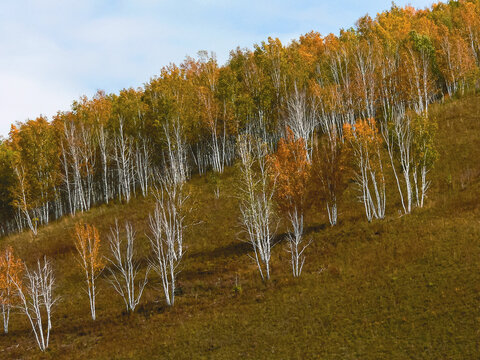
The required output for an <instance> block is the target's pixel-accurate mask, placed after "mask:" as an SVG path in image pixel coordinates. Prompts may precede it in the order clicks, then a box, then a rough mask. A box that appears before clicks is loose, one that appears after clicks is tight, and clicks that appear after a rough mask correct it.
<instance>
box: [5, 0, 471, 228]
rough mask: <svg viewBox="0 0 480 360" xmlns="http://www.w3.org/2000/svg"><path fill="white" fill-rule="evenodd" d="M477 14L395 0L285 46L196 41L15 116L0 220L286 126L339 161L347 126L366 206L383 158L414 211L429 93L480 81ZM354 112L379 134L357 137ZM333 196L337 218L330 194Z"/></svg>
mask: <svg viewBox="0 0 480 360" xmlns="http://www.w3.org/2000/svg"><path fill="white" fill-rule="evenodd" d="M479 14H480V5H479V2H478V1H477V0H461V1H450V2H449V3H446V4H445V3H438V4H435V5H433V6H432V7H431V8H430V9H425V10H415V9H413V8H411V7H404V8H401V7H397V6H395V5H393V6H392V8H391V9H390V10H388V11H384V12H382V13H379V14H378V15H377V16H376V18H375V19H372V18H370V17H369V16H365V17H363V18H361V19H359V20H358V21H357V23H356V26H355V27H354V28H350V29H347V30H341V31H340V34H339V35H338V36H337V35H333V34H329V35H327V36H321V35H320V34H318V33H315V32H311V33H308V34H306V35H303V36H301V37H300V38H299V39H298V40H295V41H292V42H291V43H290V44H288V45H283V44H282V43H281V42H280V41H279V40H278V39H272V38H269V39H268V40H267V41H265V42H262V43H261V44H258V45H255V46H254V49H253V50H249V49H239V48H237V49H236V50H234V51H232V52H231V55H230V59H229V61H228V62H227V64H225V65H224V66H220V65H219V64H218V63H217V61H216V59H215V56H214V54H209V53H207V52H205V51H202V52H200V53H199V55H198V57H197V58H196V59H193V58H189V57H187V58H186V60H185V61H184V62H183V63H181V64H180V65H178V66H177V65H170V66H167V67H165V68H163V69H162V71H161V73H160V75H158V76H156V77H154V78H152V79H151V80H150V81H149V82H148V83H146V84H145V85H144V87H142V88H138V89H125V90H122V91H120V93H119V94H105V93H103V92H101V91H99V92H98V93H97V94H96V95H95V96H93V98H91V99H88V98H86V97H82V98H81V99H79V100H78V101H74V102H73V104H72V107H71V109H70V110H68V111H62V112H59V113H58V114H57V115H56V116H54V117H53V118H52V119H47V118H45V117H42V116H40V117H38V118H36V119H34V120H27V121H25V122H23V123H18V124H16V125H14V126H12V130H11V132H10V134H9V137H8V138H7V139H5V140H3V141H1V143H0V170H1V171H0V193H1V194H2V197H1V199H0V222H1V223H0V232H1V233H3V234H7V233H11V232H14V231H21V230H23V229H30V230H31V231H32V232H33V233H36V232H37V229H38V226H40V225H42V224H47V223H48V222H49V221H51V220H54V219H57V218H59V217H61V216H63V215H65V214H75V213H76V212H79V211H80V212H81V211H86V210H88V209H89V208H90V207H91V206H93V205H95V204H99V203H108V202H110V201H112V200H114V201H126V202H128V201H129V200H130V199H131V198H132V196H136V195H143V196H145V195H147V194H148V193H149V191H150V190H153V187H154V186H155V185H156V186H159V183H158V182H157V179H156V176H155V174H158V173H162V172H164V171H165V169H166V168H168V166H170V165H169V164H172V163H174V162H175V161H177V162H178V161H180V160H181V161H182V163H183V159H186V163H187V164H188V168H189V169H191V170H192V171H193V172H196V173H200V174H204V173H205V172H206V171H207V170H210V169H211V170H213V171H215V172H222V171H223V170H224V168H225V166H228V165H231V164H232V163H233V161H234V160H235V159H236V158H237V157H238V156H239V155H238V154H239V151H238V148H239V144H238V143H237V139H238V137H239V136H250V137H255V138H256V139H259V141H261V143H263V144H266V147H267V148H268V149H269V151H272V150H274V149H276V147H277V144H278V141H279V139H280V138H281V137H284V136H285V127H286V126H288V127H289V128H290V129H291V130H292V132H293V134H294V136H295V138H296V139H300V138H302V139H304V146H305V149H306V151H307V159H308V160H309V161H310V160H311V159H312V158H314V157H315V154H314V151H315V146H314V145H315V142H318V138H323V137H324V138H326V139H327V140H326V141H323V139H322V140H321V141H320V142H321V143H322V150H321V151H320V150H318V149H317V154H316V156H323V157H328V158H329V159H330V161H333V162H335V156H336V155H335V153H336V151H337V150H336V149H337V146H336V143H338V142H339V141H340V142H343V139H344V136H343V131H344V125H345V124H349V125H350V126H351V128H350V130H351V131H350V130H349V137H348V139H347V140H348V142H349V143H350V144H352V145H353V147H354V148H355V151H354V154H355V157H356V159H357V160H356V162H357V167H358V174H357V178H356V180H357V181H358V182H359V183H360V185H361V187H362V193H363V195H362V196H363V197H364V198H367V200H365V201H366V203H365V207H366V212H367V217H368V218H369V219H371V218H382V217H383V216H384V214H385V203H386V199H385V194H384V182H383V179H382V175H381V174H380V172H379V171H378V169H379V168H383V167H384V164H383V163H384V162H386V163H389V164H390V165H391V166H392V167H393V169H394V171H395V179H396V183H397V187H398V190H399V192H400V194H401V200H402V206H403V210H404V211H405V212H409V211H411V210H412V207H413V206H421V205H422V204H423V202H424V201H425V194H426V191H427V190H428V186H429V182H428V171H429V169H430V167H431V164H432V163H433V160H434V158H435V154H434V151H433V149H432V139H431V136H430V135H431V133H432V131H431V130H432V126H433V125H432V123H431V121H429V119H428V117H427V115H426V114H427V111H428V106H429V104H430V103H431V102H432V101H434V100H437V99H442V98H444V97H445V96H453V95H456V94H463V93H464V92H465V91H467V90H468V89H471V88H477V87H478V85H479V84H478V71H479V64H480V58H479V56H480V15H479ZM369 119H374V121H371V120H369ZM422 119H423V120H422ZM358 121H367V122H368V123H369V124H370V126H371V127H372V128H375V129H374V130H375V131H376V130H378V131H379V133H380V136H379V137H377V136H376V135H375V141H374V142H373V143H371V142H370V143H368V144H367V143H365V142H362V141H357V138H358V136H357V135H358V131H357V129H356V123H357V122H358ZM350 135H351V136H350ZM377 138H378V139H377ZM375 143H378V144H377V145H375ZM385 148H386V149H387V152H386V155H383V154H381V151H380V152H379V151H378V150H379V149H380V150H382V151H383V149H385ZM320 153H322V154H323V155H322V154H320ZM178 171H179V174H175V176H180V177H181V178H188V176H189V175H190V174H189V173H188V172H187V171H185V169H179V170H178ZM325 186H327V187H328V186H329V185H328V184H325ZM327 205H328V209H329V210H328V211H329V216H330V218H331V221H332V222H335V221H336V216H337V210H336V205H335V196H334V194H331V195H330V197H329V200H328V204H327Z"/></svg>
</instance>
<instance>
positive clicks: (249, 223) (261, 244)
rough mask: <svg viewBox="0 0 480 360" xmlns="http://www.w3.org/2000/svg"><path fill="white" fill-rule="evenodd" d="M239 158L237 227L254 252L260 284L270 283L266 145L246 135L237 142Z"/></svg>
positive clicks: (269, 189)
mask: <svg viewBox="0 0 480 360" xmlns="http://www.w3.org/2000/svg"><path fill="white" fill-rule="evenodd" d="M237 144H238V145H237V146H238V153H239V156H240V173H241V175H240V187H239V194H240V213H241V218H240V219H241V224H242V228H243V230H244V232H245V233H246V234H247V242H249V243H250V244H251V246H252V248H253V251H254V257H251V258H252V259H253V260H254V261H255V263H256V264H257V267H258V271H259V273H260V276H261V278H262V280H264V281H265V280H269V279H270V272H271V270H270V260H271V255H272V247H273V246H274V244H273V238H274V235H275V228H274V227H275V225H274V219H275V214H274V209H273V207H274V203H273V195H274V190H275V178H271V179H270V178H269V174H268V166H267V159H266V156H267V149H266V145H265V144H262V143H260V142H256V141H255V140H254V139H252V138H251V137H250V136H248V135H244V136H240V137H239V139H238V141H237Z"/></svg>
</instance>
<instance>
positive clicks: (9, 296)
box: [0, 247, 23, 334]
mask: <svg viewBox="0 0 480 360" xmlns="http://www.w3.org/2000/svg"><path fill="white" fill-rule="evenodd" d="M22 272H23V263H22V261H21V260H20V259H17V258H15V256H14V254H13V249H12V248H11V247H7V248H6V249H5V252H4V254H3V255H2V256H1V257H0V305H1V306H2V316H3V332H4V333H5V334H7V333H8V324H9V322H10V311H11V309H12V308H13V307H14V305H15V297H14V295H15V290H16V287H15V284H18V285H19V286H20V287H21V286H22V280H21V278H22Z"/></svg>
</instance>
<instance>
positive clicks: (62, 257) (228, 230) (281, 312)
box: [0, 96, 480, 359]
mask: <svg viewBox="0 0 480 360" xmlns="http://www.w3.org/2000/svg"><path fill="white" fill-rule="evenodd" d="M432 115H434V116H437V117H438V119H439V133H438V144H439V151H440V158H439V162H438V164H437V166H436V168H435V169H434V171H433V174H432V176H433V185H434V186H433V188H432V191H431V193H430V199H429V201H428V204H427V207H426V208H425V209H421V210H415V211H414V213H413V214H411V215H410V216H402V217H400V216H398V211H397V210H398V208H399V206H398V203H395V200H392V201H390V207H389V209H388V214H389V217H388V218H387V219H385V220H384V221H376V222H373V223H371V224H368V223H367V222H366V220H365V218H364V215H363V213H362V207H361V206H360V204H358V203H356V202H353V201H346V202H345V203H344V204H342V206H341V208H340V212H341V215H340V216H341V223H340V225H339V226H338V227H335V228H331V227H329V226H327V221H326V219H325V216H324V214H323V212H322V211H320V210H315V211H312V212H311V213H310V214H308V221H307V224H308V229H307V236H308V237H311V238H312V239H313V240H314V241H313V244H312V246H311V247H310V248H309V249H308V253H307V262H306V265H305V270H304V273H303V275H302V277H301V278H300V279H297V280H294V279H293V278H292V277H291V275H290V269H289V264H288V257H289V255H288V253H287V252H286V251H285V244H283V243H282V242H281V241H280V242H279V243H278V244H277V245H276V247H275V248H274V256H273V259H272V263H273V273H272V279H273V280H272V281H271V282H269V283H267V284H263V283H262V282H261V281H260V279H259V276H258V274H257V272H256V268H255V265H254V264H253V263H252V262H251V260H250V259H249V258H248V257H247V254H248V253H249V251H250V249H249V247H248V245H247V244H245V243H242V242H240V241H239V240H238V237H239V230H240V229H239V227H238V216H239V213H238V206H237V201H236V199H235V197H234V194H233V192H234V189H235V179H236V174H235V169H228V170H227V172H226V173H225V175H224V176H222V178H221V180H220V187H221V196H220V199H215V197H214V187H215V186H216V185H215V184H213V183H212V181H210V182H209V181H208V178H207V179H205V178H198V177H196V178H194V179H193V180H192V181H191V182H190V183H189V187H190V191H191V194H192V199H195V202H194V203H192V206H193V211H192V219H191V220H192V222H194V223H196V225H195V226H192V227H191V228H190V229H189V231H188V234H187V239H186V243H187V244H188V250H187V255H186V258H185V262H184V265H183V268H182V272H181V274H180V277H179V283H180V284H179V285H180V288H181V289H180V290H181V292H180V294H179V296H178V297H177V299H176V301H177V303H176V305H175V306H174V307H173V308H166V307H165V305H164V301H163V296H162V294H161V292H160V291H159V289H156V288H155V285H156V284H155V282H156V281H157V280H158V279H156V278H155V276H153V277H152V279H151V283H150V286H149V288H148V289H147V291H146V293H145V296H144V298H143V299H142V301H141V306H140V308H139V309H138V311H136V312H135V313H134V314H132V315H131V316H127V315H126V314H125V313H124V312H123V304H122V303H121V300H120V299H119V298H118V297H117V296H116V295H115V294H113V292H112V290H111V288H109V285H108V284H107V283H106V281H105V279H101V284H100V287H101V292H100V294H99V298H98V309H97V314H98V320H97V321H96V322H92V321H91V320H90V316H89V307H88V301H87V298H86V295H85V293H84V292H83V291H82V290H80V289H79V286H81V285H82V284H83V283H82V281H83V278H82V274H81V272H80V271H79V269H78V268H77V267H76V264H75V263H74V247H73V241H72V233H73V227H74V224H75V222H76V221H79V220H82V221H86V222H89V223H92V224H95V225H96V226H97V227H98V228H99V231H100V234H101V235H102V236H103V238H104V240H105V238H106V235H107V233H108V231H109V227H110V226H111V225H112V223H113V221H114V219H115V218H118V219H120V220H121V221H123V220H124V219H128V220H130V221H131V222H132V223H133V225H134V227H135V228H136V230H137V234H138V241H139V245H140V246H141V251H140V255H141V256H145V255H146V254H147V251H148V246H147V242H146V238H145V232H146V231H147V217H148V212H149V211H151V209H152V208H153V203H152V200H151V199H136V200H133V201H132V202H131V203H130V204H127V205H122V204H114V205H110V206H101V207H98V208H96V209H94V210H92V211H90V212H89V213H86V214H82V215H78V216H76V217H75V218H70V217H68V218H65V219H62V220H61V221H58V222H56V223H54V224H51V225H50V226H48V227H46V228H42V229H41V230H40V233H39V236H38V237H37V238H32V237H31V235H29V234H28V233H24V234H19V235H15V236H11V237H8V238H5V239H1V240H0V247H3V246H5V245H6V244H12V245H13V247H14V248H15V251H16V252H17V254H18V255H20V256H21V257H22V258H24V259H26V260H27V261H28V262H32V261H35V259H36V258H37V257H39V256H41V255H43V254H47V255H48V256H50V257H52V258H54V259H55V267H56V273H57V278H58V288H57V292H58V293H59V294H60V295H61V296H62V301H61V302H60V304H59V306H58V308H56V309H55V312H54V316H53V326H54V330H53V334H52V343H51V349H50V350H49V351H48V352H47V353H45V354H41V353H39V352H38V350H37V349H36V346H35V343H34V340H33V337H32V334H31V332H30V329H29V327H28V324H27V323H26V321H25V319H24V318H23V317H22V316H21V315H19V314H14V315H12V319H11V333H10V334H8V336H4V335H0V358H2V359H4V358H5V359H7V358H8V359H10V358H12V359H14V358H39V359H49V358H51V359H62V358H64V359H75V358H78V359H90V358H92V359H93V358H95V359H110V358H119V359H125V358H136V359H146V358H148V359H149V358H172V359H192V358H195V359H196V358H199V359H202V358H205V359H230V358H231V359H236V358H242V359H268V358H275V359H286V358H288V359H296V358H298V359H306V358H317V357H319V358H329V359H357V358H362V359H378V358H389V359H405V358H428V359H438V358H442V359H447V358H448V359H455V358H458V359H465V358H475V357H477V356H478V355H477V354H478V352H479V345H480V342H479V338H480V337H479V335H480V334H478V330H479V325H480V323H479V322H480V295H479V290H480V262H479V259H480V216H479V215H480V205H479V199H480V180H479V174H480V161H479V159H480V97H479V96H470V97H466V98H463V99H460V100H450V102H449V103H447V104H444V105H437V106H434V107H433V108H432ZM348 192H349V194H347V196H346V198H347V199H348V198H352V197H353V196H352V189H349V190H348ZM388 196H389V198H390V199H396V195H395V189H394V188H393V187H391V188H390V192H389V194H388ZM283 231H285V229H284V228H283V227H282V226H280V228H279V232H280V233H282V232H283ZM281 238H282V237H281V236H280V237H279V240H281ZM104 250H105V247H104ZM157 285H158V284H157Z"/></svg>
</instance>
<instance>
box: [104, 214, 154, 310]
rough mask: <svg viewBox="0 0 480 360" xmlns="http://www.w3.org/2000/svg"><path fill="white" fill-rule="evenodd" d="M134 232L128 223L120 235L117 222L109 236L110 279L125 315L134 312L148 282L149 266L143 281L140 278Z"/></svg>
mask: <svg viewBox="0 0 480 360" xmlns="http://www.w3.org/2000/svg"><path fill="white" fill-rule="evenodd" d="M135 236H136V235H135V231H134V230H133V227H132V225H131V224H130V223H128V222H126V223H125V234H124V235H123V234H121V233H120V228H119V226H118V221H116V220H115V227H113V228H111V233H110V236H109V238H108V239H109V243H110V257H108V258H107V260H108V262H109V263H110V266H109V267H108V271H109V272H110V275H111V279H110V280H109V281H110V283H111V285H112V286H113V288H114V289H115V291H116V292H117V293H118V294H119V295H120V296H121V297H122V299H123V302H124V303H125V307H126V310H127V313H131V312H133V311H135V308H136V306H137V305H138V303H139V302H140V299H141V297H142V294H143V290H144V289H145V286H146V285H147V282H148V273H149V271H150V266H148V267H147V269H146V271H145V275H144V277H143V279H141V277H140V262H139V261H138V260H136V259H135V255H136V254H135V248H134V245H135Z"/></svg>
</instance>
